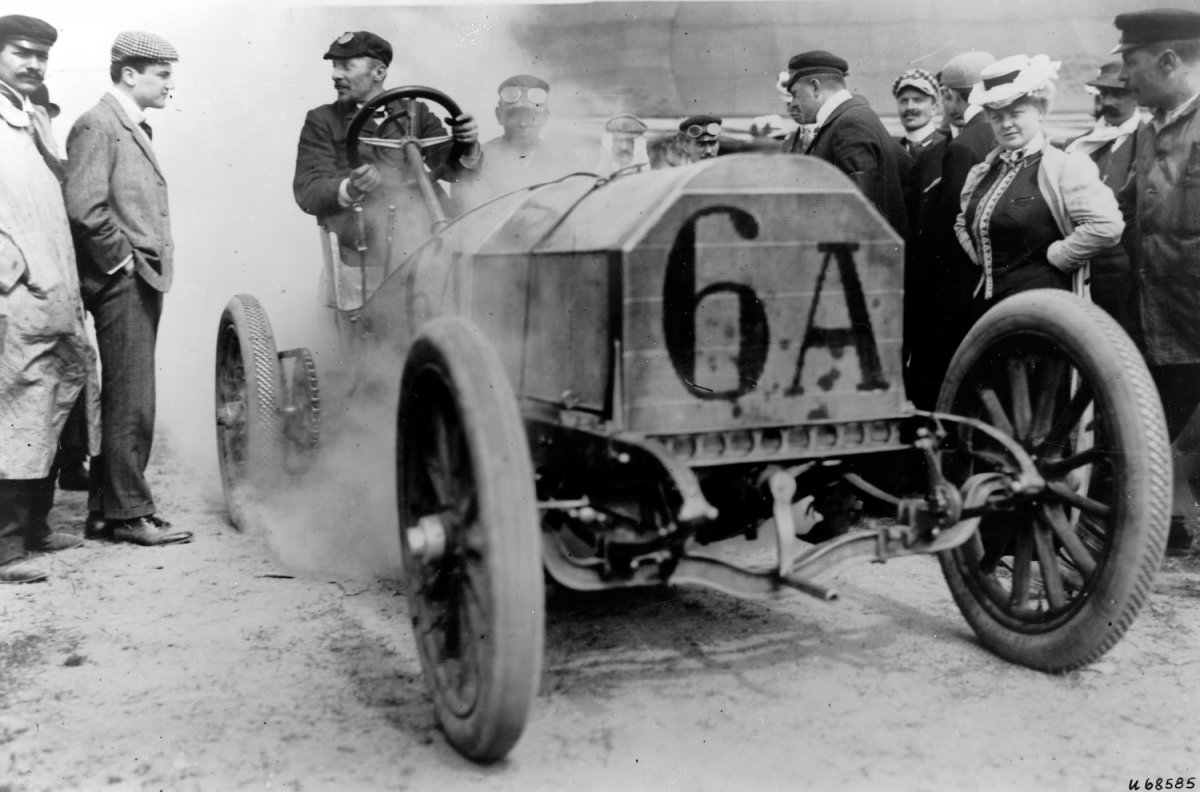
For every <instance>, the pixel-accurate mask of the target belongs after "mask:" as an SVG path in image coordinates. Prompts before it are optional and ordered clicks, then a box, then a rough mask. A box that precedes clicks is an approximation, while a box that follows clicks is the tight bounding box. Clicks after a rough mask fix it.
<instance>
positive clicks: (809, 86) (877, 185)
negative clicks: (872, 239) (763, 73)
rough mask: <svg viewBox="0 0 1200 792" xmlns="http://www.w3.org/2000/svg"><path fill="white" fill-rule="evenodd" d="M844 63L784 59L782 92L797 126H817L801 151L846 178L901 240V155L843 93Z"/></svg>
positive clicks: (807, 55) (863, 105)
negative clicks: (785, 74) (796, 114)
mask: <svg viewBox="0 0 1200 792" xmlns="http://www.w3.org/2000/svg"><path fill="white" fill-rule="evenodd" d="M849 69H850V67H849V65H848V64H847V63H846V61H845V60H843V59H842V58H839V57H838V56H836V55H833V54H831V53H828V52H824V51H822V50H815V51H812V52H803V53H800V54H799V55H795V56H793V57H792V58H791V60H789V61H788V73H789V76H788V82H787V86H786V87H787V90H788V92H789V93H791V95H792V97H793V102H794V103H795V105H796V107H797V108H798V109H799V110H800V114H801V118H802V123H805V124H816V125H817V129H816V133H815V134H814V135H813V139H812V142H811V143H810V144H809V146H808V149H807V150H806V151H805V152H804V153H805V154H808V155H810V156H814V157H820V158H821V159H823V160H825V161H827V162H830V163H833V165H835V166H837V167H838V168H839V169H840V170H841V171H842V172H843V173H845V174H846V175H848V176H849V177H850V178H851V179H852V180H853V181H854V183H855V184H856V185H858V188H859V189H860V190H862V193H863V195H865V196H867V198H868V199H869V200H870V201H871V203H873V204H874V205H875V208H876V209H878V210H879V213H880V214H882V215H883V216H884V217H885V218H886V219H887V221H888V222H889V223H890V224H891V226H892V228H893V229H895V231H896V233H898V234H900V235H901V236H906V235H907V234H908V214H907V212H906V211H905V209H904V193H903V186H902V184H901V163H900V158H901V157H902V156H904V152H903V151H901V150H900V147H899V145H898V144H897V143H896V141H895V140H894V139H893V138H892V136H891V135H889V134H888V132H887V130H886V129H885V128H884V126H883V122H882V121H880V120H879V116H877V115H875V112H874V111H873V110H871V106H870V105H869V104H867V100H866V99H863V98H862V97H861V96H853V95H851V93H850V92H849V91H848V90H846V74H847V73H848V72H849Z"/></svg>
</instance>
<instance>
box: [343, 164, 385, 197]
mask: <svg viewBox="0 0 1200 792" xmlns="http://www.w3.org/2000/svg"><path fill="white" fill-rule="evenodd" d="M382 183H383V174H381V173H380V172H379V168H377V167H375V166H374V165H372V164H371V163H369V162H368V163H367V164H365V165H359V166H358V167H357V168H355V169H354V170H352V171H350V176H349V184H347V185H346V188H347V192H349V193H350V197H351V198H355V199H356V198H359V197H361V196H363V195H366V194H367V193H371V192H375V190H376V189H377V188H378V187H379V185H380V184H382Z"/></svg>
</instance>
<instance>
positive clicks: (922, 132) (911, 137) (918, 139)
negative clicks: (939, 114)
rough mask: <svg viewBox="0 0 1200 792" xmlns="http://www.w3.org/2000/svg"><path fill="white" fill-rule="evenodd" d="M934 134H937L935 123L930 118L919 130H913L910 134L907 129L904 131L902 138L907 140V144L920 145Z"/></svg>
mask: <svg viewBox="0 0 1200 792" xmlns="http://www.w3.org/2000/svg"><path fill="white" fill-rule="evenodd" d="M934 132H937V122H936V121H934V120H933V119H932V118H931V119H929V123H928V124H926V125H925V126H923V127H921V128H920V129H914V130H912V131H911V132H910V131H908V130H907V129H906V130H904V137H905V138H907V139H908V142H909V143H913V144H916V145H920V144H921V143H924V142H925V140H926V139H927V138H928V137H929V136H930V135H932V134H933V133H934Z"/></svg>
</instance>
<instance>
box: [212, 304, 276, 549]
mask: <svg viewBox="0 0 1200 792" xmlns="http://www.w3.org/2000/svg"><path fill="white" fill-rule="evenodd" d="M281 392H282V379H281V374H280V366H279V356H278V354H277V353H276V351H275V337H274V335H273V334H272V332H271V323H270V322H269V321H268V320H267V314H266V312H265V311H263V308H262V306H261V305H260V304H259V302H258V300H256V299H255V298H254V297H251V296H250V295H248V294H239V295H237V296H236V297H234V298H233V299H231V300H230V301H229V304H228V305H227V306H226V307H225V311H224V312H223V313H222V314H221V322H220V324H219V325H218V328H217V356H216V429H217V458H218V462H219V464H220V468H221V487H222V490H223V491H224V494H225V505H226V507H227V508H228V510H229V521H230V522H231V523H232V524H233V526H234V527H235V528H239V529H241V528H245V527H246V518H247V516H248V509H249V504H250V503H251V502H252V500H253V498H254V497H255V493H256V492H257V491H259V490H261V489H262V488H264V487H268V486H270V485H271V484H273V483H274V482H275V479H276V477H277V476H278V475H279V473H280V471H281V468H282V464H283V462H282V459H283V434H282V432H283V430H282V423H281V419H280V414H279V402H280V398H281Z"/></svg>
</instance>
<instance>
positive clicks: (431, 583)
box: [397, 317, 545, 762]
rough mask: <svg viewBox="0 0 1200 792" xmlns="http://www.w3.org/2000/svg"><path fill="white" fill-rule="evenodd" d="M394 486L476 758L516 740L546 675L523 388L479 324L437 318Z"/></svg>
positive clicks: (409, 394)
mask: <svg viewBox="0 0 1200 792" xmlns="http://www.w3.org/2000/svg"><path fill="white" fill-rule="evenodd" d="M397 441H398V442H397V498H398V502H399V507H400V509H399V511H400V538H401V543H400V544H401V549H402V551H403V555H404V567H405V575H406V589H407V592H408V601H409V608H410V610H411V613H412V619H413V633H414V635H415V637H416V641H417V648H418V650H419V654H420V657H421V666H422V669H423V671H424V678H425V683H426V687H427V688H428V690H429V693H430V695H431V697H432V698H433V702H434V707H435V708H436V710H437V715H438V719H439V721H440V722H441V725H442V728H443V729H444V730H445V732H446V736H447V738H448V739H449V741H450V742H451V744H453V745H454V747H455V748H457V749H458V750H459V751H460V752H462V753H463V754H464V755H466V756H468V757H470V758H471V759H474V760H476V761H479V762H490V761H494V760H496V759H499V758H501V757H502V756H504V755H505V754H506V753H507V752H508V751H509V750H510V749H511V748H512V746H513V745H514V744H515V743H516V741H517V739H518V738H519V737H520V735H521V732H522V731H523V730H524V728H525V723H526V720H527V719H528V717H529V712H530V709H531V707H532V704H533V700H534V697H535V696H536V694H537V687H538V682H539V679H540V677H541V662H542V641H543V631H544V620H545V616H544V605H545V593H544V589H543V580H542V566H541V550H540V547H541V544H540V532H539V522H538V511H537V502H536V497H535V494H534V488H533V470H532V465H531V462H530V458H529V448H528V444H527V440H526V435H525V430H524V427H523V425H522V423H521V418H520V415H519V413H518V411H517V405H516V399H515V398H514V396H513V394H512V390H511V388H510V386H509V384H508V379H507V376H506V374H505V372H504V369H503V367H502V365H501V363H500V359H499V357H498V356H497V354H496V352H495V351H494V349H493V348H492V347H491V345H490V344H489V343H488V342H487V340H486V339H485V338H484V337H483V335H482V333H480V331H479V330H478V329H477V328H475V327H474V326H473V325H470V324H469V323H467V322H465V321H463V320H462V319H459V318H454V317H447V318H442V319H435V320H433V321H431V322H428V323H427V324H426V325H425V326H424V327H423V328H422V331H421V333H420V335H419V336H418V338H417V340H416V342H415V343H414V344H413V346H412V349H411V351H410V352H409V356H408V359H407V361H406V363H405V366H404V374H403V378H402V380H401V385H400V408H399V416H398V437H397Z"/></svg>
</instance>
